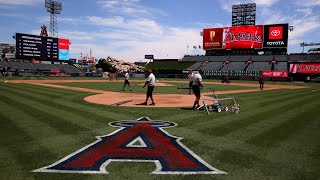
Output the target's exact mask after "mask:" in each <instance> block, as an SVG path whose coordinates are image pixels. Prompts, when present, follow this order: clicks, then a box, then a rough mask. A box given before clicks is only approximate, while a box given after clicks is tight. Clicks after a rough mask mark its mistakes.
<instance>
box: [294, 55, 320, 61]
mask: <svg viewBox="0 0 320 180" xmlns="http://www.w3.org/2000/svg"><path fill="white" fill-rule="evenodd" d="M289 60H290V61H320V54H319V53H317V54H292V55H290V56H289Z"/></svg>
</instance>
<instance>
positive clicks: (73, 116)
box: [6, 89, 105, 129]
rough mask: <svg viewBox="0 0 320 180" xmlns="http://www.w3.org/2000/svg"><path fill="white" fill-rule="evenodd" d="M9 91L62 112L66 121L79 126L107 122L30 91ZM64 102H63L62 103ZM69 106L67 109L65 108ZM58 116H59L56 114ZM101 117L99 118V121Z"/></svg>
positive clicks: (62, 116)
mask: <svg viewBox="0 0 320 180" xmlns="http://www.w3.org/2000/svg"><path fill="white" fill-rule="evenodd" d="M6 91H7V92H11V93H12V94H16V95H19V96H20V97H24V98H26V99H28V100H29V101H33V102H34V103H38V104H39V106H40V107H42V108H45V107H47V109H50V111H51V112H54V113H55V114H60V115H61V116H60V118H63V119H65V120H66V121H68V122H70V123H72V124H76V125H77V126H79V127H80V126H81V127H83V129H87V127H100V126H101V124H103V123H105V122H96V121H91V118H90V117H88V116H87V115H85V114H84V115H85V116H81V115H79V114H80V112H81V109H74V108H67V107H64V105H60V103H53V102H51V101H48V100H45V97H43V99H42V98H40V97H41V96H38V97H36V96H34V94H32V93H30V92H22V93H20V92H19V91H17V90H13V91H11V90H8V89H7V90H6ZM62 103H64V101H63V102H61V104H62ZM64 108H67V109H64ZM68 109H72V110H73V111H71V112H70V111H68ZM56 117H57V116H56ZM98 120H99V119H97V121H98Z"/></svg>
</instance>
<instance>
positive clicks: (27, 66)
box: [8, 61, 37, 70]
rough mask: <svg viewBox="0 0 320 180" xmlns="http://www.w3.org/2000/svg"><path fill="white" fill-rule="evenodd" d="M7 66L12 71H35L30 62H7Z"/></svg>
mask: <svg viewBox="0 0 320 180" xmlns="http://www.w3.org/2000/svg"><path fill="white" fill-rule="evenodd" d="M8 64H9V65H10V67H11V68H12V69H19V70H36V69H37V68H36V67H35V66H34V65H32V64H31V63H30V62H16V61H9V62H8Z"/></svg>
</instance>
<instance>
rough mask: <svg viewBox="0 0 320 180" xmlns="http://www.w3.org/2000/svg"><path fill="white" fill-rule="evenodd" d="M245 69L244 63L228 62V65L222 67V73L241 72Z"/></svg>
mask: <svg viewBox="0 0 320 180" xmlns="http://www.w3.org/2000/svg"><path fill="white" fill-rule="evenodd" d="M245 67H246V64H245V62H232V61H231V62H230V63H229V64H226V65H224V66H223V67H222V68H221V70H222V71H243V70H244V68H245Z"/></svg>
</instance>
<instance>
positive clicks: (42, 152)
mask: <svg viewBox="0 0 320 180" xmlns="http://www.w3.org/2000/svg"><path fill="white" fill-rule="evenodd" d="M14 118H15V117H11V116H8V115H6V114H4V113H3V112H0V119H1V123H2V124H3V126H2V127H3V128H1V132H0V135H1V141H0V144H1V149H2V150H3V151H5V152H7V153H6V154H5V155H6V156H5V157H1V158H0V159H5V161H4V162H10V161H12V162H16V163H18V164H16V163H14V164H13V167H12V166H10V167H11V170H14V171H26V170H27V171H29V170H32V169H30V168H33V167H37V166H38V164H37V163H39V162H41V161H44V160H46V159H48V158H49V157H51V158H53V157H56V156H55V155H54V154H52V153H50V151H49V149H46V148H45V147H43V146H41V145H39V144H38V143H36V140H35V139H34V138H33V137H32V136H30V135H29V134H27V133H26V132H24V130H23V129H21V127H19V126H18V125H17V124H16V122H14V120H13V119H14ZM12 149H15V150H14V151H13V150H12ZM0 156H3V154H1V155H0ZM11 159H12V160H11ZM33 160H34V161H33ZM2 163H3V162H2ZM2 163H1V164H2ZM21 166H22V167H21ZM15 167H16V169H12V168H15ZM4 169H6V168H4Z"/></svg>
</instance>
